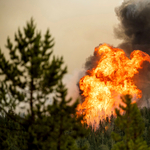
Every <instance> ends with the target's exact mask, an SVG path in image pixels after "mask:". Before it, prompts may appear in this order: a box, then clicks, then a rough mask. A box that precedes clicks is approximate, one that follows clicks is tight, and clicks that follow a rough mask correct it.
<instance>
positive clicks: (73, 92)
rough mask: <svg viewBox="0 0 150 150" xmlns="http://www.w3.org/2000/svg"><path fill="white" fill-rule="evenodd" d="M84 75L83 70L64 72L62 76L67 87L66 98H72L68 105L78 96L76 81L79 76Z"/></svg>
mask: <svg viewBox="0 0 150 150" xmlns="http://www.w3.org/2000/svg"><path fill="white" fill-rule="evenodd" d="M84 75H85V70H84V69H80V70H74V71H73V73H72V74H66V75H65V77H64V78H63V83H64V84H65V85H66V87H67V89H68V94H67V98H68V99H69V98H72V101H71V102H70V105H71V104H73V103H74V102H75V101H76V100H77V99H78V98H80V93H79V87H78V83H79V80H80V78H81V77H83V76H84Z"/></svg>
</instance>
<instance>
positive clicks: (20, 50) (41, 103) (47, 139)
mask: <svg viewBox="0 0 150 150" xmlns="http://www.w3.org/2000/svg"><path fill="white" fill-rule="evenodd" d="M14 37H15V38H14V39H15V41H14V42H12V41H11V39H10V38H9V37H8V39H7V44H6V48H7V49H8V51H9V58H8V59H6V57H5V55H4V53H3V50H1V49H0V76H1V77H0V80H1V81H0V111H1V114H0V149H1V150H48V149H49V150H135V149H136V150H148V149H150V108H146V107H144V108H138V107H137V105H136V103H132V96H131V95H129V94H126V95H123V96H122V97H121V99H122V102H123V103H124V104H125V105H120V106H119V109H115V114H116V115H114V114H112V115H111V116H110V117H107V116H106V118H105V119H103V120H100V123H99V128H97V130H94V129H93V128H92V127H91V126H87V125H86V123H85V124H83V123H81V122H82V120H83V119H84V114H82V115H81V116H77V115H76V107H77V105H78V104H79V99H77V100H76V101H75V102H74V103H73V104H72V105H69V103H70V102H71V101H72V98H69V99H67V90H68V89H67V88H66V86H65V85H64V83H63V82H62V79H63V77H64V75H65V74H66V73H67V67H66V66H65V64H64V59H63V57H61V56H60V57H58V56H57V57H56V56H54V55H53V47H54V45H55V42H54V38H53V37H52V35H51V34H50V31H49V30H47V31H46V33H45V35H44V36H43V37H42V34H41V32H40V31H38V30H37V29H36V25H35V23H34V20H33V18H31V20H30V21H28V22H27V24H26V26H25V27H24V28H23V30H21V29H20V28H18V31H17V33H15V36H14ZM14 43H15V44H14ZM50 97H53V104H49V103H48V102H49V99H50ZM120 110H123V113H121V112H120Z"/></svg>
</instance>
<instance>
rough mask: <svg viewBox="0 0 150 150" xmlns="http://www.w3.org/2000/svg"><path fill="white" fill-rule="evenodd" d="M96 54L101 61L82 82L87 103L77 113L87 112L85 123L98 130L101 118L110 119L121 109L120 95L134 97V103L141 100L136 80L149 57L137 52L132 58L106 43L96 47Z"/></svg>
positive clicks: (81, 87) (149, 59)
mask: <svg viewBox="0 0 150 150" xmlns="http://www.w3.org/2000/svg"><path fill="white" fill-rule="evenodd" d="M94 54H95V56H96V57H100V59H99V60H98V62H97V65H96V67H95V68H92V69H91V70H87V75H85V76H84V77H82V78H81V79H80V81H79V87H80V90H81V92H82V96H83V97H84V102H83V103H82V104H79V105H78V107H77V113H78V114H81V113H84V114H85V117H84V121H85V122H86V123H87V124H88V125H92V126H94V128H97V127H98V125H99V121H100V119H104V118H105V117H106V115H107V116H110V115H111V113H112V112H113V111H114V108H115V107H118V106H119V104H120V103H121V99H120V95H122V94H127V93H128V94H131V95H132V97H133V100H134V101H137V100H138V99H140V98H141V97H142V91H141V90H140V89H138V88H137V86H136V85H135V84H134V82H133V77H134V75H135V74H138V70H139V69H142V63H143V62H144V61H148V62H150V56H149V55H148V54H146V53H144V52H142V51H140V50H135V51H133V52H132V53H131V55H130V59H129V58H128V57H127V56H126V54H125V52H124V51H123V50H122V49H119V48H114V47H112V46H110V45H107V44H103V45H100V46H99V47H96V48H95V51H94Z"/></svg>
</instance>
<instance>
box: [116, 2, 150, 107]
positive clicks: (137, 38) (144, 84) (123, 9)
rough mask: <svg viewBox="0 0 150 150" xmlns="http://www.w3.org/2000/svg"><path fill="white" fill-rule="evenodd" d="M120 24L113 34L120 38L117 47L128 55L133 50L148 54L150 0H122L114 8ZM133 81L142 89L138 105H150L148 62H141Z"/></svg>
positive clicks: (149, 66)
mask: <svg viewBox="0 0 150 150" xmlns="http://www.w3.org/2000/svg"><path fill="white" fill-rule="evenodd" d="M115 11H116V14H117V16H118V19H119V21H120V24H119V25H118V27H116V28H115V30H114V31H115V36H116V38H118V39H121V40H122V43H121V44H119V46H118V47H120V48H122V49H123V50H125V52H126V53H127V55H128V56H129V55H130V53H131V52H132V51H133V50H142V51H144V52H146V53H148V54H149V55H150V0H124V2H123V3H122V5H121V6H119V7H117V8H116V9H115ZM134 82H135V83H136V85H137V87H138V88H139V89H141V90H142V93H143V97H142V99H141V100H140V101H139V104H140V106H142V105H143V106H148V107H150V102H149V98H150V92H149V90H150V64H149V63H148V62H144V63H143V69H142V70H139V74H137V75H135V77H134Z"/></svg>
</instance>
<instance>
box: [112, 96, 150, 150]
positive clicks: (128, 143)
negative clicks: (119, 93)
mask: <svg viewBox="0 0 150 150" xmlns="http://www.w3.org/2000/svg"><path fill="white" fill-rule="evenodd" d="M131 99H132V97H131V96H130V95H125V96H123V97H122V102H123V103H124V105H119V107H120V109H122V110H123V111H124V113H123V114H121V113H120V109H115V112H116V115H117V118H116V120H115V125H116V126H117V127H118V128H119V129H120V130H121V131H123V132H124V136H123V137H122V136H120V135H119V134H118V133H116V132H112V138H113V139H114V141H115V142H116V143H115V144H114V145H113V148H112V150H148V149H149V148H148V146H147V144H146V142H145V141H144V140H143V138H142V134H143V131H144V123H143V119H142V117H141V114H140V111H139V109H138V107H137V104H136V103H132V102H131Z"/></svg>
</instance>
